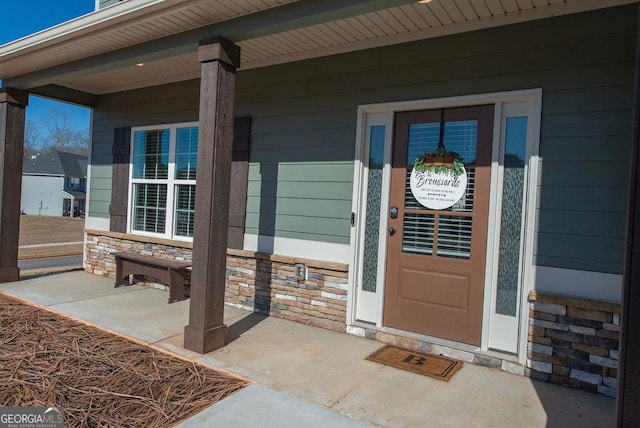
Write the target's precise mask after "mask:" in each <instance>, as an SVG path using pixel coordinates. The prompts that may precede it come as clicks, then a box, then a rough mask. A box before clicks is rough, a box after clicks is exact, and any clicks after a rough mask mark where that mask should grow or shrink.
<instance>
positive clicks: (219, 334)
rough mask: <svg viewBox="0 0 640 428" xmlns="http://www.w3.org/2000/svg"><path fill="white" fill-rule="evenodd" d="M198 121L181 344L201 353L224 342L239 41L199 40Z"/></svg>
mask: <svg viewBox="0 0 640 428" xmlns="http://www.w3.org/2000/svg"><path fill="white" fill-rule="evenodd" d="M198 60H199V61H200V63H201V64H202V65H201V69H202V71H201V82H200V124H199V138H198V170H197V173H196V207H195V225H194V232H193V267H192V273H191V301H190V303H189V325H187V326H186V327H185V329H184V333H185V334H184V347H185V348H187V349H190V350H192V351H195V352H199V353H201V354H205V353H207V352H210V351H213V350H215V349H218V348H221V347H223V346H224V345H226V330H227V326H226V325H224V294H225V276H226V271H227V235H228V232H227V230H228V224H229V185H230V182H231V157H232V151H233V98H234V95H235V73H236V68H237V67H238V66H239V65H240V47H239V46H236V45H234V44H233V43H232V42H230V41H229V40H226V39H224V38H221V37H215V38H213V39H208V40H202V41H200V46H199V48H198Z"/></svg>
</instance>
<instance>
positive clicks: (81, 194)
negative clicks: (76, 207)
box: [63, 190, 87, 199]
mask: <svg viewBox="0 0 640 428" xmlns="http://www.w3.org/2000/svg"><path fill="white" fill-rule="evenodd" d="M63 192H64V193H66V194H67V195H69V196H72V197H74V198H75V199H86V198H87V193H86V192H80V191H78V190H63Z"/></svg>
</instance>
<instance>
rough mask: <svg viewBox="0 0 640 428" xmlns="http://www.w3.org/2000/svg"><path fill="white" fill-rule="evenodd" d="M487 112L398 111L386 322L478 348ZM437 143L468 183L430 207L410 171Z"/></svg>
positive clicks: (489, 135)
mask: <svg viewBox="0 0 640 428" xmlns="http://www.w3.org/2000/svg"><path fill="white" fill-rule="evenodd" d="M493 115H494V106H493V105H484V106H475V107H462V108H451V109H438V110H425V111H412V112H401V113H396V116H395V127H394V141H393V156H392V172H391V192H390V210H389V213H388V215H389V238H388V241H387V242H388V243H387V262H386V281H385V300H384V318H383V323H384V325H385V326H388V327H394V328H398V329H402V330H408V331H413V332H417V333H422V334H426V335H429V336H434V337H440V338H444V339H448V340H453V341H456V342H462V343H468V344H471V345H476V346H480V339H481V332H482V306H483V296H484V286H485V265H486V254H487V231H488V216H489V192H490V180H491V154H492V149H491V145H492V141H493ZM438 147H444V149H445V150H447V151H452V152H456V153H458V154H459V155H460V158H461V161H462V162H463V163H464V168H465V170H466V179H467V184H466V187H465V188H464V193H463V196H462V197H461V198H460V199H459V200H457V201H456V202H455V203H453V205H452V206H450V207H448V208H443V209H432V208H428V207H427V206H424V205H423V204H424V202H422V203H421V202H418V200H417V199H416V198H415V197H414V195H413V192H412V190H411V186H410V176H411V172H412V169H413V166H414V160H415V158H416V157H418V156H421V155H424V154H425V153H427V152H431V151H433V150H435V149H436V148H438ZM427 205H429V204H427Z"/></svg>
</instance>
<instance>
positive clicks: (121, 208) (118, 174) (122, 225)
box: [109, 127, 131, 233]
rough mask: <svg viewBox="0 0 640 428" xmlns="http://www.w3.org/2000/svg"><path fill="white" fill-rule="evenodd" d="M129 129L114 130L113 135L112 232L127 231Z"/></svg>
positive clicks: (110, 227) (110, 211)
mask: <svg viewBox="0 0 640 428" xmlns="http://www.w3.org/2000/svg"><path fill="white" fill-rule="evenodd" d="M130 147H131V128H130V127H125V128H116V129H115V130H114V133H113V148H112V149H111V152H112V154H113V175H112V178H111V205H110V206H109V215H110V223H109V224H110V226H109V229H110V230H111V231H112V232H123V233H125V232H126V231H127V204H128V194H129V153H130Z"/></svg>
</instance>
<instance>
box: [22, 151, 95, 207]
mask: <svg viewBox="0 0 640 428" xmlns="http://www.w3.org/2000/svg"><path fill="white" fill-rule="evenodd" d="M86 191H87V157H86V156H82V155H77V154H74V153H67V152H60V151H54V152H51V153H46V154H43V155H38V156H35V157H33V158H31V159H29V160H26V161H24V163H23V165H22V197H21V203H20V210H21V212H22V213H23V214H27V215H45V216H53V217H56V216H62V215H65V216H70V217H77V216H79V215H81V214H84V209H85V201H86Z"/></svg>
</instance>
